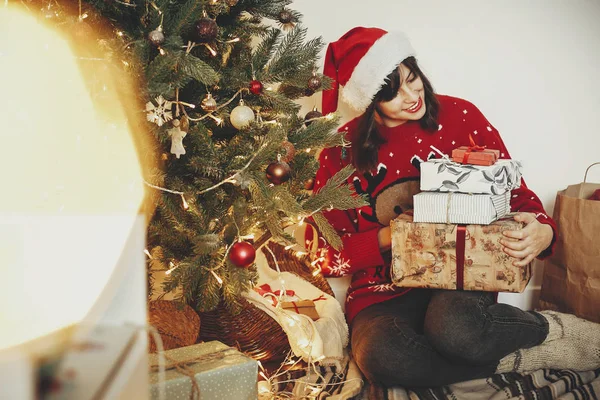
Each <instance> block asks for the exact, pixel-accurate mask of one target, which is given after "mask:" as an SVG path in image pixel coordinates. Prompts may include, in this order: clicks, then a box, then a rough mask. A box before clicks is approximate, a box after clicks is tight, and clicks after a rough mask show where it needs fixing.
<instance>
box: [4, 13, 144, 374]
mask: <svg viewBox="0 0 600 400" xmlns="http://www.w3.org/2000/svg"><path fill="white" fill-rule="evenodd" d="M16 38H18V40H17V39H16ZM89 39H90V40H91V38H89ZM93 46H94V44H93V43H92V42H90V43H89V45H88V46H87V47H88V49H92V48H93ZM73 49H76V47H75V46H72V44H71V43H69V42H68V40H67V39H66V38H65V37H63V36H62V35H61V34H60V33H59V32H56V31H54V30H52V29H50V28H48V27H47V26H45V25H44V24H43V23H40V22H39V21H38V20H36V19H35V18H34V17H32V16H30V15H27V14H25V13H23V12H21V11H19V10H16V9H11V7H8V8H6V7H5V8H4V9H2V10H0V77H1V80H0V81H1V89H0V92H1V93H2V96H1V97H0V110H1V111H0V114H1V115H2V124H3V127H2V129H0V141H1V142H2V143H3V145H4V147H5V149H7V151H5V152H4V154H3V156H2V158H1V159H0V168H1V170H2V171H4V174H3V184H2V185H3V189H2V193H3V195H2V199H1V200H0V254H2V262H1V267H0V268H1V271H0V272H1V275H2V280H3V282H4V285H3V290H2V291H0V307H1V308H0V326H2V329H1V330H0V359H1V358H2V357H1V355H2V349H5V348H10V347H14V346H18V345H23V344H26V343H29V342H30V341H31V340H33V339H35V338H38V337H41V336H44V335H48V334H51V333H54V332H57V331H59V330H61V329H62V328H64V327H67V326H71V325H73V324H76V323H78V322H79V321H81V320H82V319H84V318H86V319H92V320H93V321H92V322H95V321H97V320H99V319H101V318H103V314H104V312H105V311H106V310H107V309H108V308H109V299H110V298H111V297H113V296H114V295H115V293H116V292H115V287H116V286H118V283H116V282H115V280H116V279H117V278H118V277H122V275H123V268H124V265H123V264H124V262H123V259H122V258H123V255H124V254H129V256H131V255H132V254H137V252H139V254H140V256H136V257H137V258H135V259H129V260H128V262H129V263H130V264H131V265H134V267H135V268H138V269H140V271H141V273H140V274H139V275H140V276H141V282H138V283H136V282H131V283H130V284H131V286H132V288H135V287H137V286H139V285H140V284H141V285H142V290H141V292H140V293H141V294H142V297H141V299H139V302H140V304H141V305H142V307H141V308H140V310H139V312H138V314H140V313H141V315H138V318H131V319H133V320H137V321H138V322H140V323H144V322H145V310H144V307H143V305H144V300H145V298H144V297H143V292H144V290H143V289H144V288H145V282H144V278H145V274H144V271H145V267H144V259H143V257H142V256H141V255H142V254H143V253H142V252H143V242H144V240H143V237H144V225H145V218H144V217H143V216H142V215H141V214H140V209H141V206H142V200H143V197H144V186H143V180H142V166H141V165H140V162H139V161H138V155H137V151H136V145H135V143H134V136H133V133H134V132H132V128H131V126H133V125H134V122H135V118H131V115H132V113H131V112H130V111H129V110H128V109H126V108H124V105H126V104H129V105H135V104H136V102H135V99H132V98H124V97H123V90H122V88H123V87H126V86H127V83H126V81H124V80H123V79H122V77H117V76H114V75H113V73H112V72H111V71H113V69H111V68H110V66H109V65H108V63H107V62H106V60H104V61H103V60H99V59H95V58H94V57H87V56H88V55H90V54H91V53H92V52H93V51H90V50H87V51H86V52H87V53H86V57H83V56H81V55H80V54H79V53H75V52H74V51H73ZM82 71H85V73H83V72H82ZM117 84H118V85H117ZM98 88H99V89H98ZM128 240H129V242H128ZM127 243H129V246H130V247H129V248H127V247H126V244H127ZM132 244H133V246H135V247H136V249H135V251H132V248H131V245H132ZM127 252H128V253H127ZM120 258H121V261H120V262H119V259H120ZM132 290H133V291H135V290H134V289H132ZM125 308H127V307H125ZM91 312H92V313H91ZM90 313H91V314H90ZM21 348H24V349H26V348H27V346H26V345H25V346H24V347H23V346H21ZM2 386H4V385H2Z"/></svg>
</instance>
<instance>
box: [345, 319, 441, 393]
mask: <svg viewBox="0 0 600 400" xmlns="http://www.w3.org/2000/svg"><path fill="white" fill-rule="evenodd" d="M383 320H385V321H383ZM363 328H365V329H353V330H352V341H351V343H352V355H353V357H354V360H355V362H356V364H357V366H358V367H359V368H360V370H361V371H362V373H363V375H364V376H365V377H366V378H367V379H368V380H369V381H371V382H375V383H378V384H383V385H385V386H394V385H415V383H419V381H420V380H424V381H423V382H425V380H427V379H428V377H429V374H430V371H431V367H432V366H431V365H428V364H427V363H428V359H429V357H427V356H426V355H425V353H427V352H429V351H431V349H430V348H427V347H426V346H424V345H423V344H422V343H419V341H418V340H416V341H415V340H414V339H411V338H410V333H409V334H408V335H407V334H406V332H404V333H403V332H402V331H401V330H400V329H399V327H398V326H397V325H396V324H395V321H394V318H393V317H381V318H378V320H375V321H370V324H369V326H368V328H366V327H363ZM355 333H359V334H355Z"/></svg>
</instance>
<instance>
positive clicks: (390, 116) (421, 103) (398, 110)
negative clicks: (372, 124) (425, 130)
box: [377, 64, 426, 128]
mask: <svg viewBox="0 0 600 400" xmlns="http://www.w3.org/2000/svg"><path fill="white" fill-rule="evenodd" d="M398 71H399V73H400V82H402V84H401V85H400V89H399V90H398V94H397V95H396V97H394V98H393V99H392V100H390V101H382V102H380V103H379V104H378V105H377V116H378V117H379V118H378V119H379V120H380V121H379V122H380V123H382V124H383V125H385V126H387V127H390V128H392V127H394V126H398V125H402V124H403V123H405V122H406V121H417V120H420V119H421V118H423V116H424V115H425V108H426V106H425V91H424V89H423V81H422V80H421V78H420V77H419V76H417V75H416V74H415V73H414V72H412V71H411V70H410V69H408V68H407V67H406V66H404V64H400V65H399V66H398Z"/></svg>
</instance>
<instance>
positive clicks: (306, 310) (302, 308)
mask: <svg viewBox="0 0 600 400" xmlns="http://www.w3.org/2000/svg"><path fill="white" fill-rule="evenodd" d="M281 308H283V309H284V310H292V311H294V312H296V314H303V315H306V316H307V317H310V318H311V319H312V320H313V321H316V320H318V319H319V314H318V313H317V309H316V308H315V302H314V301H312V300H298V301H282V302H281Z"/></svg>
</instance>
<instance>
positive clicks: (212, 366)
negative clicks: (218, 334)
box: [150, 341, 258, 400]
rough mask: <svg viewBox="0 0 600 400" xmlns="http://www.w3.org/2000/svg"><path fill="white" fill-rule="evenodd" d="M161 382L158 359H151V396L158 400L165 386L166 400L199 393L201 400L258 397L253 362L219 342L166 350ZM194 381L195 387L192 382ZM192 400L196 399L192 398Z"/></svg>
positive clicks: (179, 398) (174, 399)
mask: <svg viewBox="0 0 600 400" xmlns="http://www.w3.org/2000/svg"><path fill="white" fill-rule="evenodd" d="M164 354H165V365H166V367H167V370H166V372H165V380H164V382H162V383H161V382H160V377H159V375H160V374H159V371H158V364H159V356H158V355H157V354H151V355H150V366H151V368H152V369H151V374H150V396H151V398H152V399H158V398H159V390H160V385H161V384H164V385H165V390H166V395H167V399H169V400H189V399H190V398H191V397H190V396H191V395H192V392H193V391H194V392H196V393H198V392H199V399H201V400H222V399H228V400H255V399H256V398H257V397H258V391H257V377H258V363H257V362H256V360H253V359H252V358H250V357H248V356H246V355H244V354H242V353H240V352H239V351H237V350H236V349H234V348H232V347H229V346H227V345H225V344H223V343H221V342H218V341H211V342H206V343H199V344H195V345H192V346H187V347H181V348H178V349H172V350H167V351H165V352H164ZM192 376H193V379H194V380H195V382H196V385H195V384H193V382H192ZM194 398H198V397H197V395H194Z"/></svg>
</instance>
